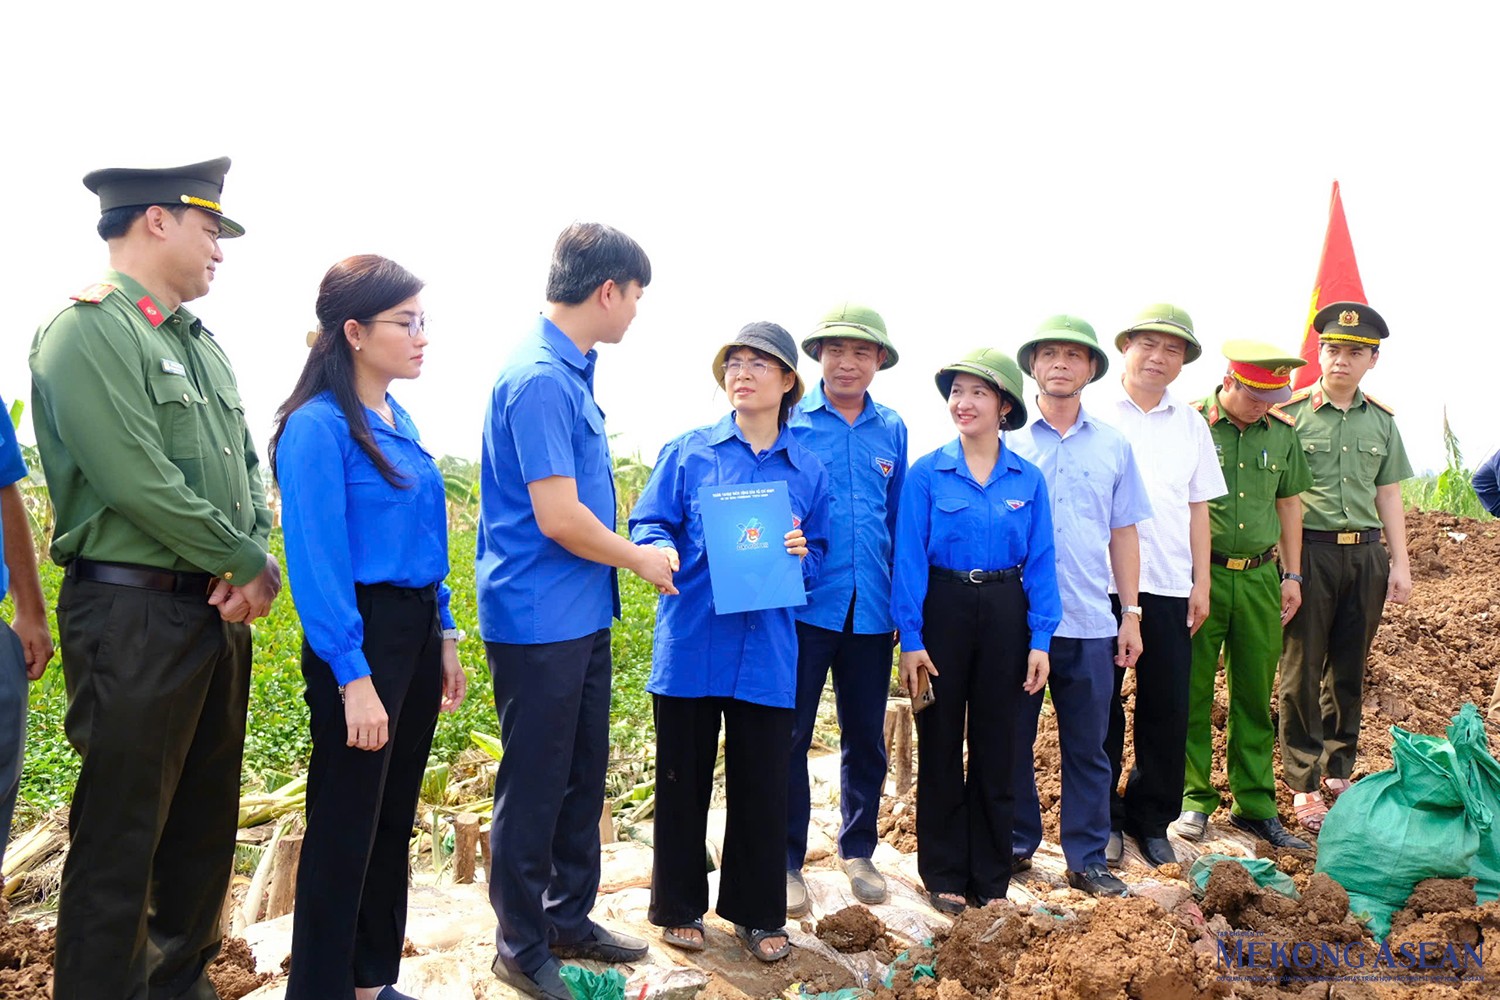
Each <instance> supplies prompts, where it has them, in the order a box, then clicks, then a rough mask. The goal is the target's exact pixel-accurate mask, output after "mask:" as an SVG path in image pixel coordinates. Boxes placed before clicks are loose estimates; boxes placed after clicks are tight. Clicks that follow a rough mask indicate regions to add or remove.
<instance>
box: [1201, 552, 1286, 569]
mask: <svg viewBox="0 0 1500 1000" xmlns="http://www.w3.org/2000/svg"><path fill="white" fill-rule="evenodd" d="M1275 558H1276V550H1275V549H1274V548H1272V549H1266V551H1264V552H1262V553H1261V554H1260V555H1258V556H1251V557H1250V558H1248V559H1239V558H1235V557H1232V556H1222V555H1220V554H1219V553H1217V552H1210V553H1209V554H1208V561H1209V562H1211V563H1213V564H1214V565H1215V566H1223V567H1225V568H1226V569H1232V570H1242V569H1255V568H1256V567H1257V566H1263V565H1265V564H1266V563H1268V562H1270V561H1272V560H1273V559H1275Z"/></svg>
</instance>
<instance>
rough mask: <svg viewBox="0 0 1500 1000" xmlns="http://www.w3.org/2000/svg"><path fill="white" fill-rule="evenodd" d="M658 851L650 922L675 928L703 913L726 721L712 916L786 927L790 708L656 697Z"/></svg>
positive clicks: (763, 926) (654, 858) (729, 700)
mask: <svg viewBox="0 0 1500 1000" xmlns="http://www.w3.org/2000/svg"><path fill="white" fill-rule="evenodd" d="M654 703H655V716H656V825H655V834H656V844H655V851H654V853H653V856H652V863H651V908H650V910H649V912H648V913H647V917H648V919H650V921H651V922H652V923H653V924H656V925H657V926H659V927H681V926H684V925H686V924H689V923H692V922H693V921H694V920H697V919H698V918H699V917H701V916H703V914H705V913H707V912H708V869H707V866H706V864H705V859H704V839H705V837H706V836H707V833H708V807H709V800H710V799H711V798H712V796H713V786H714V764H715V762H716V761H717V759H718V756H719V720H720V718H722V719H723V720H724V798H725V811H726V813H727V815H726V817H725V820H726V825H725V830H724V853H723V856H722V858H721V859H720V862H719V898H718V901H717V903H716V904H715V907H714V909H715V910H716V911H718V914H719V916H721V917H723V918H724V919H725V920H728V921H729V922H730V923H734V924H743V925H744V926H746V927H752V928H758V929H771V928H776V927H781V926H783V925H784V924H785V923H786V796H787V761H788V760H789V759H790V757H791V742H792V720H793V716H794V715H795V710H793V709H790V708H771V707H769V706H767V705H756V704H753V703H751V702H748V701H739V700H737V699H734V698H671V697H667V696H666V695H656V696H655V698H654Z"/></svg>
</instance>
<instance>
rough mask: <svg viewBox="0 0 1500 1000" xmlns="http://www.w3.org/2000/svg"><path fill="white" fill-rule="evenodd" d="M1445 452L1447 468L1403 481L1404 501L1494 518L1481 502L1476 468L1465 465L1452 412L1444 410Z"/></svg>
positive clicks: (1415, 504)
mask: <svg viewBox="0 0 1500 1000" xmlns="http://www.w3.org/2000/svg"><path fill="white" fill-rule="evenodd" d="M1443 452H1444V454H1445V455H1446V458H1447V467H1446V468H1444V469H1443V471H1442V472H1439V473H1438V474H1437V475H1435V476H1432V475H1429V476H1417V477H1414V478H1412V479H1408V480H1406V482H1404V483H1402V484H1401V501H1402V503H1403V505H1404V506H1405V507H1407V508H1408V509H1410V508H1413V507H1416V508H1419V509H1421V510H1440V511H1444V512H1446V513H1449V514H1459V515H1461V516H1463V517H1475V518H1479V519H1480V520H1484V521H1488V520H1490V514H1489V512H1488V511H1486V510H1485V509H1484V505H1483V504H1481V503H1480V502H1479V497H1478V495H1477V494H1475V492H1474V484H1473V482H1472V480H1473V478H1474V471H1473V470H1472V469H1468V468H1465V467H1464V456H1463V451H1462V450H1460V448H1459V446H1458V435H1457V434H1455V433H1453V428H1452V426H1450V425H1449V423H1448V411H1447V409H1446V408H1444V410H1443Z"/></svg>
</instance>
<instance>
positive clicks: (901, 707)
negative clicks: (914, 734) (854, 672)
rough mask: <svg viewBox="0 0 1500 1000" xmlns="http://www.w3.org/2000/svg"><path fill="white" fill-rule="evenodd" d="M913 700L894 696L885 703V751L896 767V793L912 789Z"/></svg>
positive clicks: (902, 793)
mask: <svg viewBox="0 0 1500 1000" xmlns="http://www.w3.org/2000/svg"><path fill="white" fill-rule="evenodd" d="M911 731H912V713H911V701H910V700H909V699H906V698H892V699H891V700H890V701H888V702H886V703H885V752H886V757H887V759H889V760H890V761H891V763H892V764H893V765H894V766H895V768H896V794H897V795H905V794H906V793H907V791H909V790H910V789H911Z"/></svg>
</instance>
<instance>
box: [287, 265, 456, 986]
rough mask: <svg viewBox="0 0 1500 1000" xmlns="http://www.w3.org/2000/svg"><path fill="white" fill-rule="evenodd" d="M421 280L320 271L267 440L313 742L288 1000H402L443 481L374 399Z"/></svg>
mask: <svg viewBox="0 0 1500 1000" xmlns="http://www.w3.org/2000/svg"><path fill="white" fill-rule="evenodd" d="M422 284H423V283H422V282H421V280H419V279H418V278H417V277H416V276H415V275H413V274H411V272H409V271H407V270H406V269H404V268H402V267H401V266H400V265H398V264H396V263H395V262H393V261H390V260H387V259H385V258H384V257H377V256H374V255H362V256H358V257H350V258H348V259H347V260H343V261H340V262H339V263H337V264H335V265H334V266H333V267H331V268H329V270H328V273H327V274H326V275H324V276H323V283H322V286H321V287H320V288H319V290H318V301H317V315H318V329H317V331H316V333H314V334H310V335H309V342H310V346H311V348H312V350H311V353H310V354H309V355H308V358H307V363H306V364H305V365H304V366H303V369H302V374H301V376H300V377H299V378H298V380H297V385H296V387H295V388H294V389H293V390H292V394H291V396H290V397H288V399H287V401H286V402H285V403H283V404H282V405H281V408H280V409H279V410H278V411H277V413H276V420H277V426H276V429H275V431H274V433H273V434H272V436H271V461H272V467H273V468H274V469H275V471H276V478H277V481H278V483H279V484H280V486H281V503H282V513H281V521H282V531H283V534H284V536H285V539H286V562H287V571H288V573H289V575H290V577H291V580H292V582H293V583H292V589H293V594H292V596H293V598H294V600H295V601H296V605H297V613H298V615H299V616H300V617H301V619H302V630H303V642H302V677H303V680H304V682H305V684H306V690H305V692H304V697H305V698H306V700H307V706H308V710H309V713H310V716H311V727H312V742H313V752H312V760H311V762H310V763H309V765H308V773H307V833H306V836H305V837H304V838H303V841H302V860H301V863H300V865H299V867H298V870H297V906H296V911H295V916H294V918H293V923H292V960H291V972H290V978H289V980H288V983H287V992H286V996H287V998H288V1000H314V998H316V1000H328V998H339V1000H347V998H353V1000H410V998H409V997H407V996H406V994H404V993H400V992H398V991H397V990H396V988H395V986H394V985H393V984H394V983H395V982H396V979H397V974H398V972H399V968H400V963H401V949H402V947H403V944H404V940H405V927H406V886H407V876H408V871H407V868H408V865H407V844H408V842H409V840H410V838H411V831H412V823H413V819H414V817H415V815H416V805H417V793H418V791H419V790H420V788H421V785H422V773H423V770H424V769H425V768H426V765H427V754H428V751H429V749H430V748H431V746H432V734H433V730H434V728H435V727H436V725H437V717H438V712H439V711H444V712H452V711H454V710H455V709H457V708H458V705H459V703H460V702H461V701H463V697H464V693H465V690H466V687H467V683H466V680H465V677H464V672H463V668H462V666H460V664H459V661H458V638H459V632H458V630H457V629H456V628H455V627H454V623H453V615H452V613H451V612H450V611H449V608H448V602H449V591H448V587H447V585H446V584H445V583H444V582H443V580H444V578H445V577H446V576H447V575H448V524H447V507H446V496H445V493H444V489H443V477H442V474H441V473H440V472H439V471H438V467H437V463H436V462H435V461H433V458H432V456H431V455H430V454H429V453H428V452H427V450H426V449H425V448H423V447H422V443H421V440H420V438H419V436H418V434H417V428H416V425H414V424H413V423H412V420H411V417H409V416H407V413H406V411H405V410H404V409H402V408H401V406H400V404H398V403H397V402H396V401H395V399H393V398H392V397H391V396H390V394H389V392H388V389H389V387H390V384H391V383H392V382H393V381H395V380H397V379H412V378H416V377H417V376H418V375H420V374H421V373H422V352H423V349H424V348H425V347H426V346H427V333H426V317H425V314H424V313H423V311H422V299H421V295H420V293H421V291H422Z"/></svg>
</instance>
